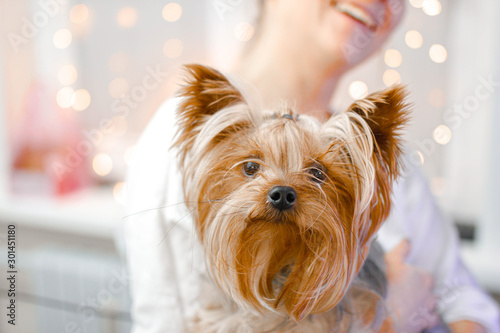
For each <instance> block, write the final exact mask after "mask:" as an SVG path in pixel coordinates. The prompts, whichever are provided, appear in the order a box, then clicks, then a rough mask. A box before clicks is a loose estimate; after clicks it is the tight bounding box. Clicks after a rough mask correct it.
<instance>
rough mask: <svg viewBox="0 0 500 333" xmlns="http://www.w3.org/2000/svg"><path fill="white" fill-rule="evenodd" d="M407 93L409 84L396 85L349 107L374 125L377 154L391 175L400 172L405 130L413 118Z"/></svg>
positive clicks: (370, 124)
mask: <svg viewBox="0 0 500 333" xmlns="http://www.w3.org/2000/svg"><path fill="white" fill-rule="evenodd" d="M406 96H407V92H406V89H405V87H404V86H403V85H396V86H393V87H391V88H388V89H385V90H382V91H378V92H376V93H373V94H371V95H369V96H367V97H365V98H363V99H360V100H358V101H356V102H354V103H353V104H352V105H351V106H350V107H349V109H348V110H347V111H348V112H349V111H350V112H354V113H357V114H358V115H360V116H361V117H362V118H363V119H364V120H365V121H366V122H367V123H368V125H369V126H370V129H371V131H372V133H373V136H374V139H375V147H374V148H375V155H376V156H377V158H378V160H379V162H380V163H381V164H382V165H381V166H382V167H383V168H384V169H385V172H387V176H388V177H391V178H394V177H396V176H397V172H398V160H399V157H400V155H401V153H402V138H401V131H402V130H403V127H404V126H405V125H406V123H407V122H408V119H409V105H408V103H406V101H405V99H406Z"/></svg>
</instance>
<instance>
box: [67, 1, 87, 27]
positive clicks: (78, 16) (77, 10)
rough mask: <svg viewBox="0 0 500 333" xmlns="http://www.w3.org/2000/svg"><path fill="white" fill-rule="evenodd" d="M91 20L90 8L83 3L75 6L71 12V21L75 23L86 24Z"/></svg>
mask: <svg viewBox="0 0 500 333" xmlns="http://www.w3.org/2000/svg"><path fill="white" fill-rule="evenodd" d="M88 18H89V8H88V7H87V6H86V5H84V4H83V3H79V4H77V5H74V6H73V7H72V8H71V10H70V11H69V19H70V20H71V22H73V23H85V22H86V21H87V20H88Z"/></svg>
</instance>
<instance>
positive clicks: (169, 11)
mask: <svg viewBox="0 0 500 333" xmlns="http://www.w3.org/2000/svg"><path fill="white" fill-rule="evenodd" d="M161 16H162V17H163V19H164V20H165V21H167V22H175V21H177V20H179V19H180V18H181V16H182V7H181V5H179V4H178V3H175V2H171V3H169V4H166V5H165V7H163V10H162V11H161Z"/></svg>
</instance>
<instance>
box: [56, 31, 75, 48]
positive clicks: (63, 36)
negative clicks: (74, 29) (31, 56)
mask: <svg viewBox="0 0 500 333" xmlns="http://www.w3.org/2000/svg"><path fill="white" fill-rule="evenodd" d="M72 40H73V35H72V34H71V31H69V30H68V29H59V30H57V31H56V33H55V34H54V37H53V38H52V41H53V42H54V46H55V47H56V48H58V49H65V48H67V47H68V46H70V44H71V41H72Z"/></svg>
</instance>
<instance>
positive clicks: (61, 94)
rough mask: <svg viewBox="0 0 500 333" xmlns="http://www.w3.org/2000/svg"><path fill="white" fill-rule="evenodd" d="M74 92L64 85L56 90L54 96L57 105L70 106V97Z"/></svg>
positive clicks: (64, 107)
mask: <svg viewBox="0 0 500 333" xmlns="http://www.w3.org/2000/svg"><path fill="white" fill-rule="evenodd" d="M74 92H75V91H74V90H73V89H72V88H70V87H64V88H62V89H60V90H59V91H58V92H57V96H56V102H57V105H59V107H61V108H63V109H66V108H69V107H71V105H73V103H72V97H73V94H74Z"/></svg>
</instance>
